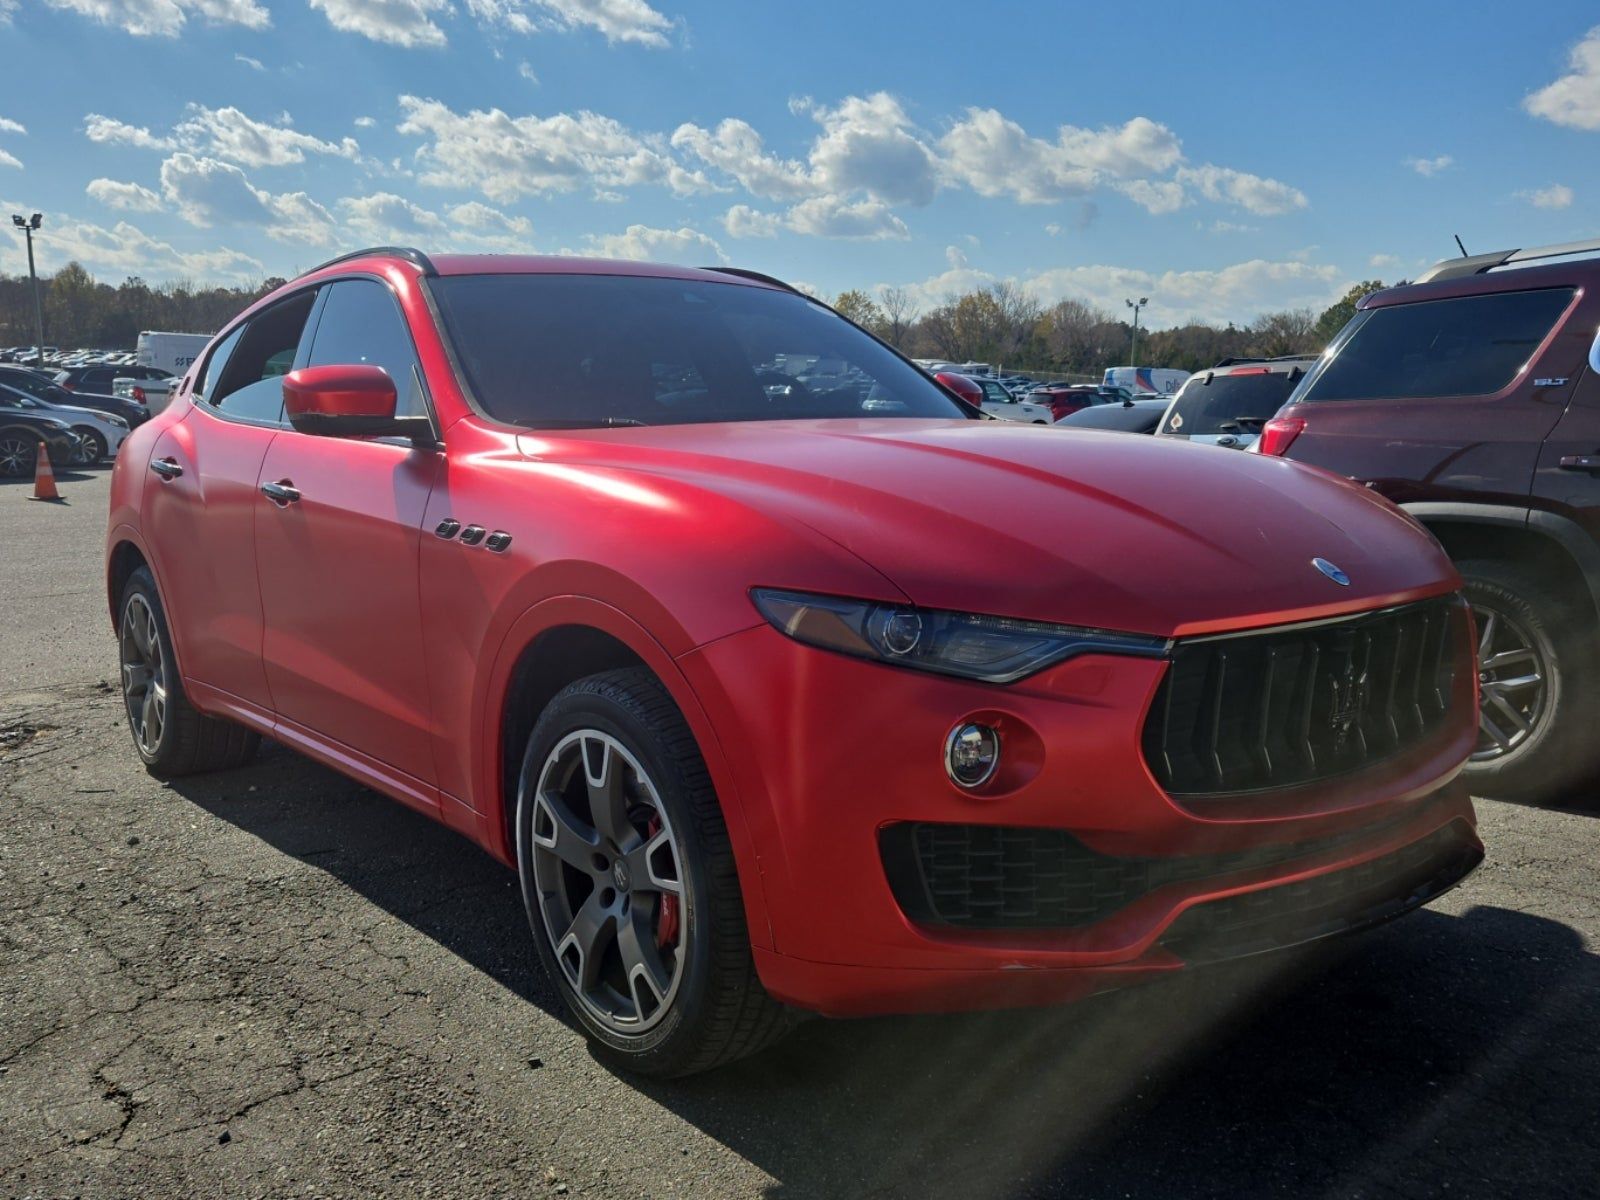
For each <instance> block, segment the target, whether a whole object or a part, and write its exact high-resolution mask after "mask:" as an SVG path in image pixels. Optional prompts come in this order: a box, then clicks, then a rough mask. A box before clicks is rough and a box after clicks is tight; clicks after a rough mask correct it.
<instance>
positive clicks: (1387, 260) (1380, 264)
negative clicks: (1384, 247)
mask: <svg viewBox="0 0 1600 1200" xmlns="http://www.w3.org/2000/svg"><path fill="white" fill-rule="evenodd" d="M1399 265H1400V256H1399V255H1398V254H1374V255H1373V256H1372V257H1371V258H1369V259H1367V266H1369V267H1371V268H1373V269H1374V270H1376V271H1386V270H1388V269H1389V268H1390V267H1398V266H1399Z"/></svg>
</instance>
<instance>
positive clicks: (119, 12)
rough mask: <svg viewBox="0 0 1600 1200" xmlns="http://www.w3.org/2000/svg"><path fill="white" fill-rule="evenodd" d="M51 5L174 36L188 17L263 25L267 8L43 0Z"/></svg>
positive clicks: (202, 0)
mask: <svg viewBox="0 0 1600 1200" xmlns="http://www.w3.org/2000/svg"><path fill="white" fill-rule="evenodd" d="M46 3H48V4H49V5H50V7H51V8H59V9H64V10H66V11H68V12H75V13H77V14H78V15H79V16H83V17H88V18H89V19H90V20H92V21H95V22H97V23H98V24H101V25H110V26H114V27H115V28H118V29H121V30H123V31H124V32H126V33H131V34H133V35H134V36H135V37H177V36H178V34H179V33H180V32H181V31H182V29H183V27H184V26H185V25H186V24H187V23H188V21H189V19H190V18H191V17H198V18H200V19H202V20H204V21H205V22H206V23H207V24H211V25H242V26H244V27H245V28H246V29H266V28H267V27H268V26H269V25H271V24H272V18H271V16H269V15H268V13H267V10H266V9H265V8H263V7H261V5H259V4H257V3H256V2H255V0H46Z"/></svg>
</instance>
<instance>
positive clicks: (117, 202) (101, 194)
mask: <svg viewBox="0 0 1600 1200" xmlns="http://www.w3.org/2000/svg"><path fill="white" fill-rule="evenodd" d="M84 191H86V192H87V193H88V194H89V197H90V199H93V200H98V201H99V202H100V203H101V204H104V205H105V206H106V207H107V208H120V209H123V210H125V211H127V212H157V211H159V210H160V208H161V197H160V196H158V195H156V194H155V193H154V192H152V191H151V190H150V189H149V188H147V187H144V186H143V185H142V184H137V183H120V182H118V181H117V180H115V179H91V180H90V181H89V186H88V187H86V188H84Z"/></svg>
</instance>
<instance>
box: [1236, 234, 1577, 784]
mask: <svg viewBox="0 0 1600 1200" xmlns="http://www.w3.org/2000/svg"><path fill="white" fill-rule="evenodd" d="M1597 255H1600V240H1597V241H1594V242H1590V243H1576V244H1567V245H1561V246H1548V247H1541V248H1535V249H1527V250H1516V251H1501V252H1497V253H1494V254H1482V255H1474V256H1472V257H1470V258H1457V259H1448V260H1446V261H1444V262H1441V263H1439V264H1438V265H1437V266H1435V267H1433V268H1432V269H1431V270H1429V271H1427V272H1425V273H1424V274H1423V275H1422V276H1421V277H1419V278H1418V280H1417V281H1416V283H1414V284H1412V285H1411V286H1408V287H1399V288H1392V289H1389V290H1387V291H1383V292H1378V293H1376V294H1374V295H1371V296H1368V297H1367V298H1366V299H1365V300H1363V301H1362V302H1361V304H1360V305H1359V306H1358V308H1357V312H1356V314H1355V315H1354V317H1352V318H1351V320H1350V322H1349V324H1348V325H1346V326H1345V328H1344V330H1343V331H1342V332H1341V333H1340V334H1339V335H1338V336H1337V337H1335V338H1334V340H1333V342H1332V343H1331V344H1330V345H1329V347H1328V349H1327V350H1326V351H1325V353H1324V355H1323V358H1322V360H1321V361H1320V362H1319V363H1318V365H1317V366H1316V367H1315V369H1313V370H1312V371H1311V373H1310V374H1308V375H1307V376H1306V377H1305V378H1304V379H1303V380H1301V381H1300V384H1299V386H1298V387H1297V388H1296V389H1295V392H1294V394H1293V395H1292V396H1290V398H1289V402H1288V404H1287V405H1286V406H1285V407H1284V408H1283V410H1282V411H1281V412H1280V413H1279V414H1278V415H1277V417H1275V418H1274V419H1273V420H1272V421H1270V422H1268V424H1267V426H1266V432H1265V433H1264V434H1263V436H1262V441H1261V447H1260V448H1261V450H1262V452H1263V453H1266V454H1269V455H1277V456H1282V457H1287V458H1292V459H1295V460H1297V461H1301V462H1307V463H1314V464H1316V465H1318V466H1321V467H1325V468H1327V469H1329V470H1332V471H1336V472H1338V473H1339V474H1341V475H1348V476H1351V477H1353V478H1355V479H1358V480H1361V481H1363V482H1365V483H1366V484H1367V485H1368V486H1369V487H1370V488H1372V489H1373V490H1374V491H1377V492H1381V493H1383V494H1384V495H1386V496H1389V497H1390V498H1391V499H1393V500H1395V501H1396V502H1397V503H1399V504H1400V505H1401V506H1402V507H1403V508H1405V509H1406V511H1408V512H1409V513H1410V514H1411V515H1412V516H1413V517H1415V518H1416V519H1417V520H1419V521H1421V522H1422V523H1423V524H1424V525H1426V526H1427V527H1428V529H1429V530H1430V531H1431V532H1432V533H1433V534H1434V535H1435V536H1436V537H1437V538H1438V539H1439V540H1440V541H1441V542H1442V543H1443V544H1444V547H1445V549H1446V550H1447V551H1448V552H1449V554H1450V557H1451V558H1452V559H1454V560H1455V563H1456V567H1457V569H1458V570H1460V572H1461V574H1462V576H1463V577H1464V578H1465V580H1466V585H1467V595H1468V597H1469V598H1470V599H1471V602H1472V607H1473V611H1474V614H1475V616H1476V620H1477V626H1478V631H1479V634H1478V635H1479V647H1478V653H1479V659H1480V662H1479V679H1480V692H1481V719H1480V725H1479V730H1480V732H1479V738H1478V744H1477V746H1476V747H1475V750H1474V753H1473V755H1472V758H1471V760H1470V761H1469V762H1468V764H1467V775H1468V778H1469V779H1470V781H1471V783H1472V786H1473V788H1474V789H1475V790H1477V791H1479V792H1482V793H1484V794H1486V795H1491V796H1507V797H1522V798H1541V797H1551V796H1557V795H1560V794H1562V793H1563V792H1564V790H1565V789H1567V788H1569V787H1571V786H1572V785H1573V784H1574V783H1575V782H1576V781H1579V780H1582V779H1585V778H1586V777H1588V776H1589V775H1590V773H1592V772H1593V771H1594V769H1595V768H1596V767H1597V766H1600V739H1597V738H1596V737H1595V730H1596V729H1597V728H1600V339H1597V338H1596V335H1595V330H1596V329H1597V328H1600V257H1597Z"/></svg>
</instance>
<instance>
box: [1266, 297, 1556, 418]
mask: <svg viewBox="0 0 1600 1200" xmlns="http://www.w3.org/2000/svg"><path fill="white" fill-rule="evenodd" d="M1571 301H1572V289H1570V288H1550V289H1546V290H1543V291H1537V292H1501V293H1498V294H1495V295H1489V296H1462V297H1458V298H1456V299H1453V300H1424V301H1420V302H1418V303H1415V304H1396V305H1393V306H1390V307H1387V308H1376V309H1371V310H1368V312H1366V313H1364V314H1363V318H1364V319H1363V320H1362V323H1361V324H1360V325H1359V326H1357V327H1356V328H1355V329H1354V330H1353V332H1351V334H1350V336H1349V337H1348V339H1347V340H1346V341H1345V343H1344V345H1343V346H1342V347H1340V349H1339V351H1338V353H1337V354H1336V355H1335V356H1334V358H1333V359H1332V361H1330V362H1328V363H1327V364H1326V365H1325V366H1324V367H1323V368H1322V370H1321V371H1320V372H1318V373H1316V374H1315V375H1314V376H1313V377H1312V378H1310V379H1308V380H1307V383H1306V386H1305V389H1304V391H1303V393H1302V394H1301V395H1300V396H1298V397H1296V399H1297V401H1299V400H1306V401H1313V400H1397V399H1403V398H1408V397H1427V396H1487V395H1490V394H1492V393H1494V392H1498V391H1499V390H1500V389H1501V388H1503V387H1505V386H1506V385H1507V384H1509V383H1510V382H1511V381H1512V379H1513V378H1515V377H1516V374H1517V372H1518V371H1519V370H1520V369H1521V368H1522V366H1523V364H1525V363H1526V362H1527V361H1528V360H1529V359H1530V358H1532V357H1533V352H1534V351H1535V350H1537V349H1538V348H1539V344H1540V343H1541V342H1542V341H1544V339H1545V337H1546V335H1548V334H1549V332H1550V330H1551V327H1552V326H1554V325H1555V323H1556V321H1557V320H1558V319H1559V318H1560V316H1561V314H1562V313H1563V312H1564V311H1565V310H1566V307H1567V305H1568V304H1569V303H1571Z"/></svg>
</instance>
